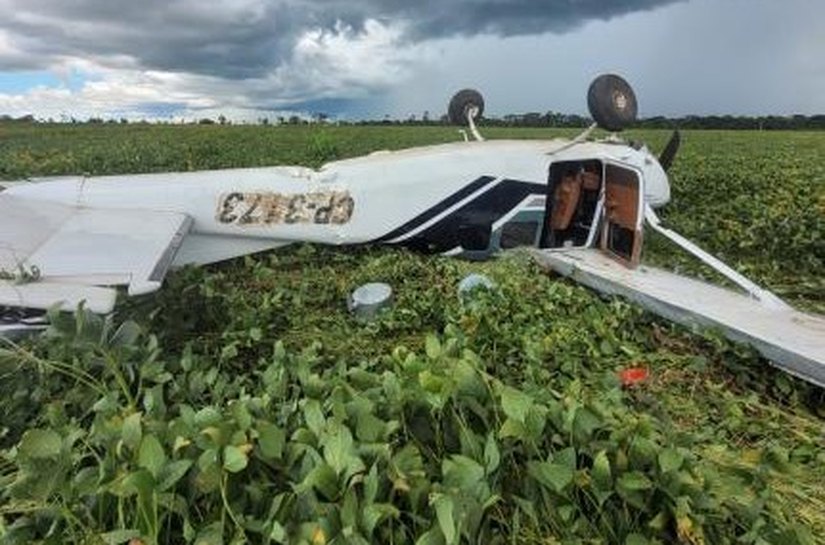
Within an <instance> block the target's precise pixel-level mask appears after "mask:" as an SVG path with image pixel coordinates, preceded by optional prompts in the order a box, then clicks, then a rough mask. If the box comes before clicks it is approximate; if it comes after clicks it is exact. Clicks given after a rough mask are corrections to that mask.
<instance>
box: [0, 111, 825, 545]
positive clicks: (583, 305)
mask: <svg viewBox="0 0 825 545" xmlns="http://www.w3.org/2000/svg"><path fill="white" fill-rule="evenodd" d="M571 134H574V133H573V132H571V131H554V130H545V129H490V130H487V131H485V135H486V136H488V137H489V138H547V137H553V136H559V135H564V136H570V135H571ZM457 137H458V135H457V133H456V131H455V129H454V128H449V127H403V126H371V127H345V126H343V127H318V126H294V127H293V126H289V127H251V126H250V127H244V126H149V125H128V126H126V125H123V126H121V125H79V126H66V125H55V126H38V125H24V124H8V125H0V179H18V178H24V177H30V176H31V177H33V176H50V175H60V174H89V175H98V174H108V173H126V172H158V171H168V170H195V169H214V168H224V167H244V166H261V165H275V164H303V165H309V166H318V165H320V164H323V163H324V162H326V161H329V160H332V159H335V158H343V157H350V156H354V155H358V154H361V153H365V152H369V151H372V150H377V149H397V148H404V147H409V146H414V145H422V144H427V143H436V142H446V141H450V140H454V139H455V138H457ZM628 137H629V138H632V139H640V140H644V141H646V142H647V143H648V144H649V145H650V146H651V147H652V148H653V149H654V150H659V149H660V148H661V147H662V146H663V145H664V143H665V142H666V140H667V138H668V137H669V133H668V132H665V131H629V133H628ZM823 158H825V133H802V132H758V133H757V132H744V131H743V132H724V131H719V132H716V131H706V132H700V131H696V132H686V133H684V134H683V147H682V151H681V152H680V154H679V156H678V157H677V159H676V162H675V164H674V166H673V170H672V173H671V183H672V189H673V197H672V202H671V203H670V204H669V205H668V206H667V207H666V208H665V209H663V210H662V211H661V214H660V215H661V216H662V218H663V220H665V222H666V223H667V224H668V225H669V226H672V227H673V228H674V229H676V230H677V231H679V232H681V233H682V234H684V235H685V236H687V237H688V238H691V239H693V240H694V241H696V242H697V243H699V244H700V245H701V246H703V247H704V248H705V249H707V250H709V251H711V252H712V253H714V254H716V255H718V256H719V257H721V258H722V259H723V260H724V261H726V262H728V263H730V264H731V265H733V266H734V267H735V268H737V269H739V270H740V271H742V272H744V273H745V274H746V275H748V276H750V277H751V278H753V279H754V280H755V281H757V283H760V284H762V285H764V286H765V287H767V288H769V289H771V290H773V291H774V292H776V293H777V294H779V295H780V296H781V297H783V298H785V299H786V300H787V301H789V302H790V303H791V304H793V305H794V306H796V307H798V308H801V309H804V310H808V311H812V312H825V274H823V273H825V159H823ZM643 261H644V262H646V263H651V264H657V265H659V266H663V267H667V268H670V269H672V270H677V271H681V272H686V273H689V274H692V275H697V276H701V277H713V275H712V274H711V273H710V272H709V271H707V270H705V269H704V268H703V267H701V266H698V265H697V264H696V263H695V262H694V260H692V259H691V258H689V257H687V256H685V255H684V254H682V253H680V252H679V251H676V250H674V249H672V248H671V247H669V246H668V245H667V244H665V243H664V242H663V241H662V240H658V239H656V238H655V237H652V236H651V237H650V238H649V239H648V240H647V242H646V249H645V254H644V256H643ZM471 272H481V273H484V274H486V275H487V276H489V277H490V278H491V279H493V280H494V282H495V284H496V287H495V288H494V289H492V290H481V291H476V292H474V293H472V294H471V295H470V296H469V297H465V298H463V299H462V298H460V297H459V296H458V294H457V285H458V282H459V281H460V280H461V279H462V278H463V277H464V276H465V275H467V274H468V273H471ZM368 281H383V282H387V283H389V284H390V285H392V286H393V289H394V290H395V300H394V303H393V306H392V308H391V309H390V310H389V311H387V312H386V313H384V314H382V315H380V316H379V317H378V318H377V319H376V320H374V321H372V322H359V321H356V320H354V319H353V318H352V317H351V316H350V315H349V313H348V312H347V309H346V297H347V294H348V293H349V292H350V291H351V290H352V289H354V288H355V287H357V286H358V285H359V284H362V283H364V282H368ZM637 367H643V368H646V369H647V370H648V372H649V377H648V378H647V379H646V380H645V381H643V382H641V383H639V384H635V385H632V386H623V384H622V381H621V380H620V376H621V372H622V371H623V370H626V369H630V368H637ZM0 543H14V544H17V543H84V544H85V543H89V544H97V543H102V544H117V543H130V544H131V545H138V544H143V545H151V544H156V543H164V544H165V543H170V544H183V543H192V544H199V545H212V544H221V543H290V544H299V543H300V544H311V545H322V544H330V545H332V544H347V543H352V544H364V543H394V544H406V543H417V544H421V545H449V544H505V543H527V544H542V545H551V544H562V543H564V544H568V543H569V544H611V545H613V544H616V545H643V544H653V543H662V544H664V543H680V544H690V545H700V544H707V545H717V544H727V543H731V544H732V543H737V544H740V543H741V544H754V545H756V544H774V543H777V544H779V543H781V544H809V543H825V396H823V392H822V391H821V390H820V389H818V388H815V387H812V386H808V385H806V384H804V383H802V382H800V381H797V380H795V379H793V378H790V377H789V376H787V375H785V374H783V373H780V372H778V371H776V370H774V369H773V368H772V367H770V365H769V364H768V362H766V361H765V360H764V359H762V358H761V357H759V356H758V355H757V354H756V353H755V352H754V351H753V350H751V349H749V348H747V347H743V346H740V345H736V344H734V343H731V342H729V341H727V340H724V339H723V338H722V337H721V336H720V335H719V334H717V333H716V332H713V331H692V330H689V329H687V328H684V327H680V326H675V325H672V324H670V323H669V322H666V321H664V320H661V319H658V318H656V317H655V316H653V315H651V314H649V313H647V312H645V311H643V310H641V309H640V308H638V307H636V306H633V305H631V304H629V303H627V302H625V301H623V300H620V299H604V298H601V297H599V296H598V295H597V294H595V293H594V292H591V291H589V290H587V289H585V288H583V287H580V286H578V285H576V284H574V283H571V282H569V281H567V280H564V279H561V278H558V277H554V276H550V275H548V274H545V273H544V272H542V271H541V270H540V269H539V268H538V267H537V266H536V265H534V264H533V263H532V262H531V261H530V259H529V258H528V257H527V256H526V255H524V254H523V253H521V252H519V251H517V250H516V251H513V252H508V253H504V254H502V255H500V256H499V257H498V258H496V259H493V260H490V261H487V262H480V263H479V262H466V261H460V260H456V259H453V258H446V257H441V256H428V255H419V254H414V253H409V252H405V251H401V250H397V249H392V248H387V247H360V248H327V247H320V246H312V245H296V246H291V247H287V248H283V249H280V250H276V251H273V252H268V253H263V254H259V255H255V256H250V257H246V258H241V259H237V260H233V261H229V262H226V263H221V264H217V265H214V266H209V267H204V268H198V269H196V268H187V269H183V270H179V271H176V272H174V273H172V274H171V275H170V276H169V277H168V278H167V282H166V284H165V286H164V288H163V289H162V290H161V291H160V292H159V293H157V294H154V295H152V296H148V297H143V298H139V299H134V300H124V301H123V302H122V303H121V304H120V305H119V307H118V311H117V312H116V314H115V315H114V316H110V317H107V318H101V317H96V316H92V315H89V314H85V313H79V314H78V315H76V316H70V315H55V316H53V322H52V326H51V327H50V329H49V331H48V332H47V333H46V334H44V335H42V336H40V337H37V338H33V339H29V340H26V341H23V342H21V343H20V344H18V345H12V344H10V343H6V344H0Z"/></svg>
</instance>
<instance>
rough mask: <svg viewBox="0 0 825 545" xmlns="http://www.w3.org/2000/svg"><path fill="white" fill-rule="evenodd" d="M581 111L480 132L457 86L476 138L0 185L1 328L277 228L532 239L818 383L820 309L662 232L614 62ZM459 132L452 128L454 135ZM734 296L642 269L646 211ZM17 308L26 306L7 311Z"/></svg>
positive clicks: (569, 270)
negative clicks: (512, 134) (544, 130)
mask: <svg viewBox="0 0 825 545" xmlns="http://www.w3.org/2000/svg"><path fill="white" fill-rule="evenodd" d="M588 106H589V109H590V112H591V115H592V116H593V118H594V120H595V121H596V123H594V125H593V126H592V127H590V128H589V129H588V130H587V131H585V132H584V133H582V134H581V135H580V136H579V137H577V138H575V139H573V140H561V139H556V140H550V141H538V140H493V141H485V140H484V139H483V138H482V137H481V135H480V134H479V131H478V129H477V127H476V123H475V122H476V120H477V119H479V118H480V117H481V114H482V112H483V108H484V102H483V100H482V98H481V95H479V94H478V93H477V92H476V91H473V90H469V89H467V90H463V91H460V92H459V93H457V94H456V95H455V96H454V97H453V100H452V101H451V102H450V106H449V117H450V119H451V120H452V121H453V122H454V123H460V124H467V125H468V128H469V130H470V132H471V133H472V135H473V137H474V139H473V141H465V142H456V143H451V144H441V145H433V146H425V147H419V148H413V149H407V150H402V151H395V152H389V151H379V152H375V153H372V154H369V155H366V156H363V157H358V158H354V159H347V160H342V161H335V162H332V163H328V164H326V165H324V166H322V167H321V168H319V169H317V170H313V169H309V168H304V167H271V168H251V169H232V170H217V171H205V172H185V173H168V174H143V175H123V176H103V177H95V178H87V177H82V176H75V177H62V178H56V179H41V180H33V181H25V182H14V183H5V184H4V185H5V186H6V187H5V190H4V191H2V192H0V315H2V316H3V318H2V319H0V335H2V334H3V332H4V331H5V332H6V334H9V335H10V334H11V333H12V332H20V331H21V330H25V329H27V328H29V327H31V326H32V323H31V321H30V320H29V317H30V315H31V312H32V311H37V310H40V311H42V310H44V309H48V308H51V307H54V306H60V308H62V309H63V310H66V311H73V310H75V309H77V307H78V305H79V304H80V303H81V302H83V303H84V305H85V307H86V308H88V309H90V310H92V311H94V312H98V313H109V312H111V311H112V310H113V308H114V305H115V299H116V290H115V287H116V286H125V287H126V290H127V293H128V294H129V295H139V294H146V293H150V292H152V291H155V290H157V289H158V288H159V287H160V286H161V284H162V282H163V278H164V276H165V275H166V272H167V270H168V269H169V268H170V267H176V266H181V265H185V264H190V263H192V264H206V263H213V262H217V261H221V260H225V259H229V258H233V257H237V256H241V255H245V254H250V253H253V252H259V251H263V250H269V249H273V248H277V247H280V246H284V245H286V244H290V243H292V242H298V241H300V242H315V243H321V244H334V245H344V244H367V243H381V244H392V245H399V246H405V247H408V248H412V249H416V250H421V251H428V252H440V253H444V254H446V255H456V256H459V255H460V256H464V257H468V258H484V257H488V256H490V255H491V254H492V253H494V252H496V251H498V250H500V249H508V248H513V247H517V246H530V247H533V248H535V250H534V251H533V252H534V255H535V257H536V259H537V260H538V261H539V262H541V263H542V264H544V265H545V266H546V267H548V268H551V269H553V270H555V271H557V272H559V273H561V274H564V275H567V276H570V277H572V278H573V279H575V280H577V281H580V282H582V283H584V284H586V285H588V286H590V287H592V288H594V289H597V290H599V291H602V292H605V293H610V294H618V295H622V296H625V297H628V298H630V299H632V300H634V301H636V302H638V303H640V304H642V305H643V306H645V307H646V308H648V309H650V310H651V311H653V312H655V313H657V314H659V315H661V316H663V317H665V318H667V319H671V320H674V321H677V322H680V323H684V324H696V325H701V326H706V327H715V328H719V329H721V330H722V331H723V332H724V333H725V334H726V335H728V336H729V337H731V338H732V339H735V340H737V341H742V342H746V343H749V344H751V345H752V346H754V347H755V348H757V349H758V350H759V351H760V352H762V354H763V355H765V356H766V357H767V358H768V359H770V360H771V361H773V362H774V363H775V364H776V365H778V366H780V367H782V368H783V369H785V370H786V371H788V372H790V373H793V374H795V375H798V376H800V377H802V378H804V379H806V380H808V381H811V382H814V383H817V384H819V385H823V386H825V319H823V318H822V317H817V316H813V315H809V314H804V313H800V312H797V311H795V310H793V309H792V308H790V307H789V306H788V305H787V304H785V303H784V302H782V301H781V300H780V299H779V298H778V297H776V296H775V295H773V294H772V293H770V292H768V291H766V290H764V289H761V288H760V287H758V286H756V285H755V284H754V283H752V282H751V281H749V280H748V279H746V278H744V277H743V276H742V275H740V274H738V273H737V272H736V271H734V270H732V269H731V268H729V267H728V266H726V265H725V264H723V263H721V262H720V261H719V260H717V259H716V258H714V257H713V256H711V255H709V254H707V253H705V252H704V251H703V250H701V249H700V248H698V247H697V246H696V245H694V244H693V243H691V242H690V241H688V240H686V239H684V238H683V237H681V236H679V235H678V234H677V233H675V232H673V231H671V230H669V229H666V228H664V227H663V226H662V225H661V224H660V222H659V220H658V218H657V217H656V214H655V213H654V209H655V208H657V207H660V206H663V205H665V204H666V203H667V202H668V201H669V200H670V186H669V183H668V178H667V174H666V170H667V168H668V167H669V166H670V164H671V162H672V161H673V159H674V157H675V155H676V152H677V149H678V147H679V134H678V132H677V133H674V135H673V137H672V138H671V140H670V142H669V143H668V145H667V146H666V148H665V150H664V151H663V153H662V155H661V157H659V158H657V157H655V156H654V155H653V154H652V153H651V152H650V151H649V150H648V149H647V147H645V146H643V145H631V144H630V143H628V142H625V141H624V140H622V139H620V138H619V137H618V136H616V134H611V136H609V137H608V138H606V139H603V140H599V141H590V140H588V136H589V134H590V132H591V131H592V129H593V128H595V127H596V126H597V125H598V126H601V127H602V128H604V129H606V130H608V131H610V132H611V133H616V132H619V131H621V130H622V129H623V128H624V127H625V126H626V125H627V124H629V123H630V122H632V121H633V120H634V119H635V117H636V111H637V104H636V97H635V95H634V93H633V91H632V89H631V88H630V86H629V85H628V84H627V82H625V81H624V80H623V79H622V78H620V77H618V76H616V75H612V74H611V75H603V76H600V77H598V78H596V80H595V81H594V82H593V84H592V85H591V86H590V89H589V92H588ZM465 140H466V138H465ZM645 221H646V222H647V224H648V225H649V226H650V227H651V228H652V229H654V230H655V231H657V232H659V233H661V234H662V235H664V236H666V237H667V238H669V239H670V240H672V241H673V242H675V243H676V244H678V245H679V246H681V247H682V248H684V249H685V250H687V251H688V252H691V253H692V254H694V255H695V256H697V257H698V258H699V259H701V260H702V261H704V262H705V263H707V264H708V265H710V266H711V267H713V268H714V269H716V270H717V271H718V272H720V273H721V274H723V275H724V276H726V277H727V278H728V279H729V280H731V281H732V282H734V283H736V284H737V285H738V286H739V287H740V288H741V289H742V291H743V292H744V293H735V292H732V291H730V290H726V289H722V288H719V287H715V286H712V285H709V284H706V283H704V282H699V281H697V280H692V279H688V278H684V277H681V276H678V275H675V274H671V273H668V272H665V271H662V270H659V269H654V268H649V267H644V266H639V258H640V254H641V248H642V240H643V224H644V223H645ZM21 309H24V310H21Z"/></svg>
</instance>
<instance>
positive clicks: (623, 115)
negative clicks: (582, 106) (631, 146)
mask: <svg viewBox="0 0 825 545" xmlns="http://www.w3.org/2000/svg"><path fill="white" fill-rule="evenodd" d="M587 108H588V109H589V110H590V115H591V116H592V117H593V120H594V121H595V122H596V123H598V125H599V127H601V128H603V129H604V130H606V131H611V132H618V131H621V130H622V129H624V128H626V127H627V126H628V125H630V124H631V123H633V122H634V121H636V115H637V114H638V111H639V105H638V103H637V102H636V94H635V93H634V92H633V88H632V87H630V84H629V83H627V81H625V80H624V78H622V77H621V76H617V75H615V74H603V75H601V76H599V77H597V78H596V79H594V80H593V83H591V84H590V89H588V90H587Z"/></svg>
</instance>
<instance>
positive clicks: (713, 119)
mask: <svg viewBox="0 0 825 545" xmlns="http://www.w3.org/2000/svg"><path fill="white" fill-rule="evenodd" d="M0 123H29V124H52V123H61V124H63V123H68V124H82V125H95V124H123V125H126V124H158V125H164V124H171V123H172V121H164V120H158V121H147V120H129V119H127V118H118V119H115V118H111V119H103V118H99V117H93V118H89V119H85V120H80V119H76V118H68V119H66V120H61V121H55V120H53V119H47V120H43V119H37V118H36V117H35V116H33V115H24V116H21V117H13V116H10V115H0ZM178 123H179V122H175V124H178ZM483 123H484V124H485V125H486V126H493V127H533V128H541V127H546V128H585V127H588V126H589V125H590V124H591V123H592V120H591V119H590V118H589V117H586V116H581V115H578V114H564V113H560V112H553V111H549V112H546V113H541V112H528V113H522V114H507V115H503V116H500V117H485V118H484V119H483ZM186 124H198V125H233V124H244V125H276V126H277V125H307V124H334V125H420V126H438V125H446V124H449V121H448V120H447V116H446V115H442V116H440V117H432V118H431V117H430V116H429V113H428V112H424V114H423V115H422V116H421V117H418V116H415V115H411V116H409V117H408V118H406V119H398V118H392V117H390V116H389V115H386V116H384V117H383V118H381V119H363V120H357V121H353V120H338V119H335V118H334V117H332V116H330V115H328V114H325V113H315V114H312V115H311V116H304V117H302V116H298V115H290V116H276V117H273V118H270V117H260V118H258V119H257V120H256V121H253V122H250V121H245V122H243V123H233V122H232V120H230V119H228V118H226V117H225V116H223V115H220V116H218V117H217V118H216V119H212V118H209V117H204V118H201V119H196V120H191V121H187V122H186ZM633 126H634V128H640V129H673V128H679V129H688V130H689V129H695V130H702V129H708V130H717V129H725V130H825V114H819V115H810V116H809V115H801V114H795V115H784V116H782V115H766V116H741V115H740V116H735V115H688V116H682V117H665V116H654V117H647V118H642V119H639V120H637V121H636V122H635V123H634V125H633Z"/></svg>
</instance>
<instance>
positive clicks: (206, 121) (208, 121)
mask: <svg viewBox="0 0 825 545" xmlns="http://www.w3.org/2000/svg"><path fill="white" fill-rule="evenodd" d="M214 124H215V120H213V119H209V118H208V117H204V118H203V119H200V120H198V125H214Z"/></svg>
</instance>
